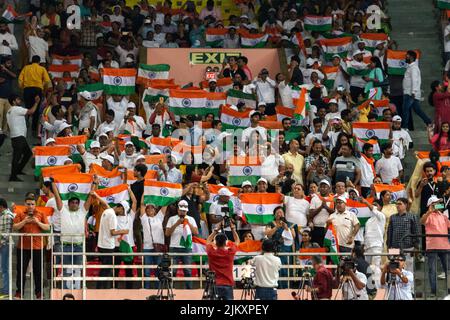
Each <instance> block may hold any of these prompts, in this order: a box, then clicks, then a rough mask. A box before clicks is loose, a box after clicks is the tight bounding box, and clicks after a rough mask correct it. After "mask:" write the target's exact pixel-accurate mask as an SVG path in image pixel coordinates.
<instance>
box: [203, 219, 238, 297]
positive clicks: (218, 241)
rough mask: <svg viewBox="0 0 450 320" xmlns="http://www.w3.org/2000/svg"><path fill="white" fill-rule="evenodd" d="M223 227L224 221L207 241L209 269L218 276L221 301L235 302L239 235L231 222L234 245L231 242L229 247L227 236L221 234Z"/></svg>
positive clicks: (218, 291)
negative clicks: (234, 290) (235, 266)
mask: <svg viewBox="0 0 450 320" xmlns="http://www.w3.org/2000/svg"><path fill="white" fill-rule="evenodd" d="M222 225H223V221H222V222H221V223H220V225H219V226H218V227H217V228H216V229H214V231H213V233H211V234H210V236H209V237H208V239H207V240H206V253H207V254H208V263H209V268H210V270H211V271H214V272H215V274H216V287H217V294H218V296H219V299H220V300H233V286H234V278H233V261H234V256H235V255H236V251H237V245H239V235H238V234H237V232H236V226H235V225H234V223H233V222H232V221H230V228H231V230H232V232H233V239H234V243H233V242H230V243H229V244H228V245H227V236H226V235H225V234H224V233H222V232H219V231H220V229H221V227H222Z"/></svg>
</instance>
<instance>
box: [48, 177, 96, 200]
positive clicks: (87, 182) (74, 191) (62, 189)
mask: <svg viewBox="0 0 450 320" xmlns="http://www.w3.org/2000/svg"><path fill="white" fill-rule="evenodd" d="M53 179H54V181H55V184H56V187H57V188H58V191H59V193H60V195H61V199H62V200H63V201H67V200H69V199H70V198H72V197H77V198H79V199H80V200H81V201H83V202H84V201H86V200H87V198H88V196H89V192H90V191H91V184H92V182H93V176H92V175H91V174H89V173H72V174H58V175H54V176H53Z"/></svg>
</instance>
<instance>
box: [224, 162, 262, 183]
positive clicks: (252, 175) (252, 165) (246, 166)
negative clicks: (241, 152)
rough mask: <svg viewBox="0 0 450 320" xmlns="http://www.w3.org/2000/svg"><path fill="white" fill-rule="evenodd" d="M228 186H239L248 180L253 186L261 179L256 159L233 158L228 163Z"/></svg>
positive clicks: (259, 164) (259, 166) (258, 163)
mask: <svg viewBox="0 0 450 320" xmlns="http://www.w3.org/2000/svg"><path fill="white" fill-rule="evenodd" d="M229 165H230V170H229V174H228V184H229V185H231V186H240V185H241V184H242V182H244V181H246V180H248V181H250V182H251V183H252V184H253V185H256V182H257V181H258V179H259V178H261V173H262V172H261V162H260V159H258V158H257V157H234V158H231V159H230V161H229Z"/></svg>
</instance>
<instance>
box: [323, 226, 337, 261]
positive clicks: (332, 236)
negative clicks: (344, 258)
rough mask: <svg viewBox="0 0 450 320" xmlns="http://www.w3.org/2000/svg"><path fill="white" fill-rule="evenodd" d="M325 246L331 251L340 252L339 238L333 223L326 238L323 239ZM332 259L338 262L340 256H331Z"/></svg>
mask: <svg viewBox="0 0 450 320" xmlns="http://www.w3.org/2000/svg"><path fill="white" fill-rule="evenodd" d="M323 246H324V247H326V248H328V250H329V252H336V253H337V252H339V243H338V238H337V234H336V229H335V228H334V225H333V224H330V225H329V226H328V229H327V232H326V233H325V238H324V239H323ZM331 261H333V263H334V264H338V263H339V256H331Z"/></svg>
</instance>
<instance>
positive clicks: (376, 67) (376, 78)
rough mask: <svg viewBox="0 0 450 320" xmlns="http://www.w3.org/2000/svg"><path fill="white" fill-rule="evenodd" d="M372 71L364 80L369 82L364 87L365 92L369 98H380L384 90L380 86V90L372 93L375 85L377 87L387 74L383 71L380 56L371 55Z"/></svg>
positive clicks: (370, 66)
mask: <svg viewBox="0 0 450 320" xmlns="http://www.w3.org/2000/svg"><path fill="white" fill-rule="evenodd" d="M369 69H370V73H369V74H368V75H367V76H365V77H364V80H365V81H366V82H367V83H366V85H365V87H364V92H365V93H366V94H367V96H368V97H369V99H374V100H380V99H381V95H382V93H383V90H381V88H378V89H379V90H378V91H377V93H376V94H375V95H373V96H372V95H371V94H370V90H371V89H373V88H374V87H377V85H376V84H377V83H381V82H383V81H384V78H385V75H384V72H383V66H382V65H381V61H380V59H379V58H378V57H371V58H370V63H369Z"/></svg>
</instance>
